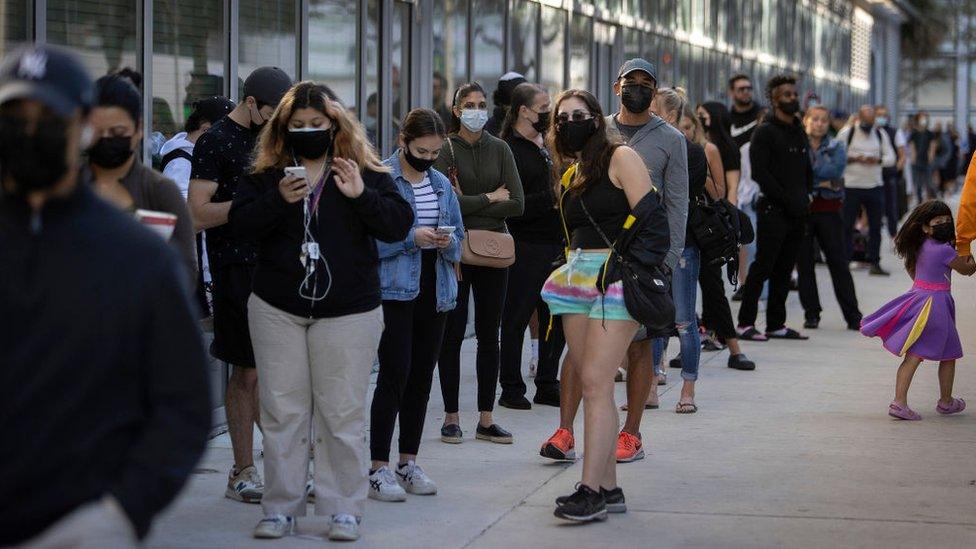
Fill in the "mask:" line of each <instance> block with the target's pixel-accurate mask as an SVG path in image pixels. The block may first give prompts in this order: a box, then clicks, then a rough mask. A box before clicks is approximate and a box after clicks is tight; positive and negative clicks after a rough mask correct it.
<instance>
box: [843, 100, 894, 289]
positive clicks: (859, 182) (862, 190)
mask: <svg viewBox="0 0 976 549" xmlns="http://www.w3.org/2000/svg"><path fill="white" fill-rule="evenodd" d="M837 140H838V141H840V142H842V143H844V145H845V147H846V150H847V167H846V168H844V187H845V190H844V200H843V204H844V245H845V247H846V252H847V260H848V261H850V260H851V256H852V254H853V253H854V224H855V223H856V222H857V219H858V217H860V215H861V209H862V208H863V209H864V210H867V216H868V249H867V253H866V256H865V259H866V260H867V263H868V264H869V265H870V268H869V270H868V273H869V274H872V275H875V276H888V275H889V274H890V273H888V271H886V270H884V269H882V268H881V222H882V220H883V218H884V213H885V190H884V179H883V178H882V174H881V170H882V169H883V168H893V167H895V162H896V161H897V160H898V156H897V155H896V154H895V148H894V146H893V145H892V143H891V139H890V138H889V137H888V132H886V131H883V130H881V129H880V128H878V127H876V126H875V116H874V107H872V106H871V105H864V106H862V107H861V109H860V110H859V111H858V113H857V123H856V124H855V125H852V126H848V127H846V128H844V129H843V130H841V131H840V132H839V133H838V134H837Z"/></svg>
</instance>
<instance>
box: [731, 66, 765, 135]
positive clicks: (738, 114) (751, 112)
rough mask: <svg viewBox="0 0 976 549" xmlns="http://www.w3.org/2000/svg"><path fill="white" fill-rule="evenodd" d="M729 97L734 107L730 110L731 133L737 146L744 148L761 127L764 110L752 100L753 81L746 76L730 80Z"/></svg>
mask: <svg viewBox="0 0 976 549" xmlns="http://www.w3.org/2000/svg"><path fill="white" fill-rule="evenodd" d="M729 97H730V98H731V99H732V106H731V108H730V109H729V111H730V113H729V114H731V117H732V127H731V128H729V133H731V134H732V139H733V140H734V141H735V146H736V147H739V148H740V149H741V148H742V146H743V145H745V144H746V143H748V142H749V140H751V139H752V132H754V131H755V130H756V126H758V125H759V119H760V118H761V117H762V109H761V108H760V107H759V105H758V104H756V102H755V101H753V100H752V81H751V80H749V77H748V76H746V75H744V74H737V75H735V76H733V77H732V78H730V79H729Z"/></svg>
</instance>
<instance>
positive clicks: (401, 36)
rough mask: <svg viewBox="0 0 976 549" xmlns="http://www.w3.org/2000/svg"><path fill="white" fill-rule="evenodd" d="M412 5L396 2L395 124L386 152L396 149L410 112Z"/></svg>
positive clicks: (392, 76)
mask: <svg viewBox="0 0 976 549" xmlns="http://www.w3.org/2000/svg"><path fill="white" fill-rule="evenodd" d="M411 6H412V4H408V3H406V2H394V3H393V9H394V11H395V13H394V14H393V32H392V37H393V43H392V44H393V47H392V50H393V61H392V66H391V67H390V87H391V89H392V90H393V103H392V105H393V117H392V118H393V120H392V122H393V124H392V126H391V128H392V130H391V132H390V135H389V136H386V137H385V138H384V141H385V142H386V145H387V149H385V150H384V151H383V152H384V153H385V152H386V151H393V150H394V149H396V147H397V145H396V136H397V135H398V134H399V133H400V122H402V121H403V119H404V118H405V117H406V116H407V112H409V111H410V8H411Z"/></svg>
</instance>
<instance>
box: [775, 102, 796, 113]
mask: <svg viewBox="0 0 976 549" xmlns="http://www.w3.org/2000/svg"><path fill="white" fill-rule="evenodd" d="M779 110H781V111H783V112H785V113H786V114H796V113H798V112H800V102H799V101H797V100H795V99H794V100H793V101H790V102H788V103H780V104H779Z"/></svg>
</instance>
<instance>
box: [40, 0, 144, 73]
mask: <svg viewBox="0 0 976 549" xmlns="http://www.w3.org/2000/svg"><path fill="white" fill-rule="evenodd" d="M136 12H137V10H136V3H135V2H134V1H133V0H98V1H92V0H48V3H47V41H48V42H49V43H51V44H59V45H62V46H67V47H69V48H71V49H72V50H74V52H75V53H76V54H77V55H79V56H80V57H81V59H82V62H84V64H85V66H86V67H87V68H88V71H89V72H90V74H91V76H92V77H93V78H98V77H100V76H103V75H105V74H108V73H110V72H115V71H117V70H119V69H121V68H124V67H131V68H138V67H139V55H138V54H139V51H140V48H139V44H138V42H137V40H136V36H137V35H136V25H137V21H136Z"/></svg>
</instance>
